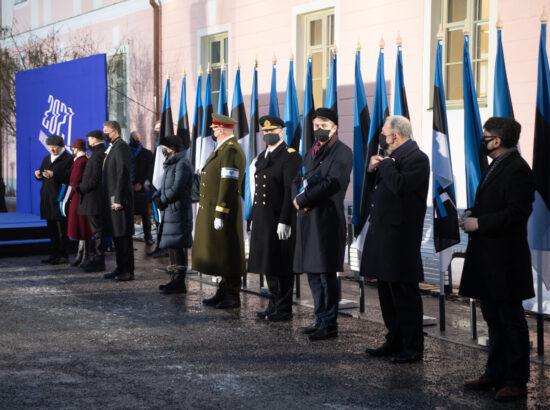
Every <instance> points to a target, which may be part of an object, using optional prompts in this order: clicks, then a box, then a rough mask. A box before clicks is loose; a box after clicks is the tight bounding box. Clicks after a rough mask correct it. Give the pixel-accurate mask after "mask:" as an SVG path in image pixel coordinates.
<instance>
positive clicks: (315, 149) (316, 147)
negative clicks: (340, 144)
mask: <svg viewBox="0 0 550 410" xmlns="http://www.w3.org/2000/svg"><path fill="white" fill-rule="evenodd" d="M337 140H338V134H334V135H333V136H332V138H331V139H330V141H329V142H328V147H327V149H331V148H332V146H333V145H334V144H336V141H337ZM321 147H322V145H321V143H320V142H319V141H316V142H315V144H314V145H313V151H312V152H311V158H315V156H316V155H317V153H318V152H319V150H320V149H321Z"/></svg>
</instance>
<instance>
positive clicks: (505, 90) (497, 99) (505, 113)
mask: <svg viewBox="0 0 550 410" xmlns="http://www.w3.org/2000/svg"><path fill="white" fill-rule="evenodd" d="M494 89H495V91H494V100H493V116H495V117H509V118H514V108H513V107H512V97H510V88H509V87H508V76H507V75H506V64H505V62H504V51H503V49H502V26H501V24H500V23H499V24H498V25H497V58H496V61H495V82H494Z"/></svg>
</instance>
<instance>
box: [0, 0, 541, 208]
mask: <svg viewBox="0 0 550 410" xmlns="http://www.w3.org/2000/svg"><path fill="white" fill-rule="evenodd" d="M544 4H545V2H544V1H542V0H529V1H526V2H522V3H521V6H519V4H518V2H517V1H512V0H361V1H359V0H310V1H307V0H280V1H276V2H275V1H265V0H194V1H192V0H163V1H160V2H159V1H149V0H124V1H116V0H23V1H22V0H2V9H1V12H2V25H3V26H8V27H11V28H12V30H13V32H14V33H15V34H16V39H17V40H18V41H21V42H25V41H28V40H27V39H28V38H29V34H31V33H32V34H33V35H37V36H39V37H40V36H45V35H47V34H48V33H49V32H51V31H52V30H56V31H57V32H58V33H59V36H60V38H61V43H62V45H63V44H70V43H71V41H75V40H77V41H78V39H79V38H82V37H83V36H89V38H91V39H93V43H94V46H95V47H96V49H97V51H98V52H104V53H107V55H108V56H113V58H116V59H119V60H116V62H118V63H119V64H120V65H121V67H122V68H121V69H120V70H118V71H117V72H116V73H115V74H113V78H110V79H109V84H110V86H111V85H112V86H113V87H119V89H120V90H122V91H123V93H122V94H123V95H124V96H125V97H124V98H118V97H113V99H112V100H110V104H111V106H110V107H109V112H110V117H112V119H115V120H119V121H120V122H121V123H123V127H124V133H125V135H128V134H129V132H130V131H132V130H138V131H140V132H141V134H142V135H143V136H144V137H145V145H147V146H148V147H149V148H151V145H152V144H153V141H152V135H151V134H152V133H151V130H152V127H153V124H154V120H155V118H156V115H157V114H156V113H155V111H156V109H157V108H156V107H157V105H158V101H159V98H160V99H162V94H163V90H164V85H165V80H166V78H167V77H168V76H169V77H170V79H171V96H172V98H171V106H172V111H173V117H174V121H176V120H177V111H178V108H179V98H180V87H181V80H182V77H183V75H184V73H186V76H187V105H188V108H189V120H190V122H192V118H193V117H192V116H193V107H194V98H195V87H196V81H197V75H198V72H199V70H200V69H201V67H202V70H203V71H204V72H206V68H207V66H208V64H209V63H210V64H211V66H212V70H213V73H212V81H213V91H215V93H214V96H213V99H214V103H215V102H216V101H217V88H218V86H219V79H218V76H219V71H220V69H221V67H222V66H223V64H224V63H225V64H226V65H227V84H228V89H227V91H228V101H229V105H231V99H232V93H233V84H234V80H235V72H236V68H237V66H238V65H240V67H241V85H242V89H243V95H244V101H245V105H246V108H247V112H249V110H250V94H251V87H252V75H253V66H254V62H255V61H256V60H257V61H258V90H259V112H260V114H264V113H267V110H268V106H269V92H270V85H271V68H272V64H273V63H272V61H273V60H274V56H275V57H276V60H277V65H276V66H277V90H278V100H279V110H280V112H281V115H282V112H283V105H284V96H285V90H286V87H287V77H288V68H289V60H290V56H291V53H292V55H293V58H294V61H295V75H296V78H295V81H296V88H297V92H298V96H299V107H300V110H301V109H302V104H303V102H302V99H303V92H304V83H305V64H306V60H307V56H308V54H309V53H311V54H312V56H313V83H314V98H315V106H316V107H318V106H321V105H322V104H323V98H324V93H325V89H326V86H327V81H328V75H329V73H328V71H329V68H328V61H329V58H330V52H331V49H333V48H336V50H337V53H338V108H339V115H340V137H341V138H342V140H343V141H344V142H345V143H347V144H348V145H349V146H352V145H353V144H352V140H353V110H354V88H353V87H354V62H355V52H356V49H357V47H358V43H360V46H361V69H362V76H363V81H364V83H365V90H366V94H367V100H368V105H369V109H371V107H372V100H373V94H374V83H375V78H376V65H377V60H378V51H379V45H380V43H381V39H383V40H384V42H385V50H384V51H385V53H384V55H385V79H386V88H387V92H388V102H389V105H390V113H391V112H392V111H393V97H394V93H395V86H394V75H395V61H396V39H397V37H398V36H400V37H401V38H402V44H403V64H404V77H405V86H406V92H407V98H408V105H409V110H410V116H411V123H412V127H413V132H414V138H415V139H416V140H417V141H418V143H419V144H420V146H421V148H422V149H423V150H424V151H425V152H426V153H427V154H428V155H431V147H432V110H431V108H432V94H433V72H434V62H435V46H436V34H437V32H438V29H439V26H440V25H441V26H442V29H443V32H444V35H445V40H444V48H445V50H444V77H445V87H446V92H447V107H448V118H449V133H450V141H451V155H452V161H453V168H454V173H455V185H456V191H457V196H458V206H459V207H465V204H466V194H465V191H466V189H465V177H464V143H463V140H464V133H463V129H464V111H463V109H462V101H461V98H462V97H461V96H462V64H461V62H462V29H463V27H464V26H465V21H466V22H467V23H466V25H467V27H468V29H469V30H470V34H471V47H472V48H471V50H470V52H471V56H472V61H473V65H474V67H473V69H474V76H475V78H476V85H477V91H478V96H479V100H478V102H479V105H480V113H481V119H482V122H483V121H484V120H485V119H487V118H488V117H490V116H491V115H492V111H493V109H492V107H493V81H494V75H493V73H494V63H495V55H496V39H497V29H496V24H497V20H498V19H499V18H500V19H501V20H502V23H503V27H504V28H503V47H504V54H505V59H506V66H507V71H508V80H509V83H510V91H511V95H512V102H513V106H514V113H515V116H516V119H517V120H518V121H519V122H520V123H521V124H522V126H523V132H522V136H521V139H520V145H521V150H522V153H523V155H524V157H525V158H526V159H527V161H528V162H531V160H532V150H533V133H534V119H535V101H536V86H537V58H538V45H539V36H540V17H541V14H542V12H543V6H544ZM155 9H157V10H159V18H158V27H159V31H160V41H159V43H160V47H159V54H160V59H159V60H158V65H157V68H158V70H159V71H158V72H159V76H158V79H159V81H158V86H157V88H160V95H155V90H156V89H155V75H154V73H155V71H154V70H155ZM3 46H9V45H7V44H6V42H4V43H3ZM121 56H122V57H121ZM203 87H204V80H203ZM119 94H121V93H119ZM214 107H216V106H215V105H214ZM214 109H215V108H214ZM100 125H101V124H98V128H100ZM7 148H8V149H6V150H5V151H4V157H5V158H4V161H3V164H4V170H3V174H4V176H5V178H6V182H7V184H8V185H9V186H12V187H13V186H15V178H16V177H17V176H16V175H14V170H15V169H16V168H15V166H13V165H12V164H13V162H14V161H15V155H14V149H15V147H14V146H13V145H12V146H9V147H7ZM348 198H349V199H351V190H349V191H348ZM429 201H431V199H429Z"/></svg>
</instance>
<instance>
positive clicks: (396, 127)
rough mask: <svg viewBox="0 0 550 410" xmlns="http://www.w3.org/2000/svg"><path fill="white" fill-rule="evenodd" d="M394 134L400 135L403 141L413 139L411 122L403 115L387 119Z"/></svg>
mask: <svg viewBox="0 0 550 410" xmlns="http://www.w3.org/2000/svg"><path fill="white" fill-rule="evenodd" d="M386 122H389V124H390V128H391V130H392V132H393V133H396V134H399V135H400V136H401V138H403V139H409V138H410V137H411V133H412V130H411V122H410V121H409V120H408V119H407V118H405V117H403V116H402V115H392V116H390V117H388V118H387V119H386Z"/></svg>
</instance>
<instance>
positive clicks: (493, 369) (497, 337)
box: [481, 300, 529, 387]
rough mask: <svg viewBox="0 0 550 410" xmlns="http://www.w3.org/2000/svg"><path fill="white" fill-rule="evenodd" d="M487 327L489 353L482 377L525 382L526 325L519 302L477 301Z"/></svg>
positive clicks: (515, 384)
mask: <svg viewBox="0 0 550 410" xmlns="http://www.w3.org/2000/svg"><path fill="white" fill-rule="evenodd" d="M481 312H482V313H483V318H484V319H485V321H486V322H487V325H488V327H489V356H488V358H487V364H486V366H485V376H487V377H489V378H491V379H494V380H500V381H502V382H504V383H506V384H507V385H509V386H516V387H518V386H525V384H526V383H527V382H528V381H529V328H528V327H527V321H526V320H525V312H524V310H523V305H522V303H521V301H520V300H519V301H516V302H490V301H487V300H482V301H481Z"/></svg>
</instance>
